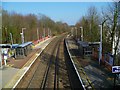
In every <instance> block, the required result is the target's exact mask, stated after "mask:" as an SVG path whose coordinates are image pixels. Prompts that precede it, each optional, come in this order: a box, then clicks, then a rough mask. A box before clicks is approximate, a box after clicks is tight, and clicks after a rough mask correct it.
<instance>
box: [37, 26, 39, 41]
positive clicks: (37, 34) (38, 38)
mask: <svg viewBox="0 0 120 90" xmlns="http://www.w3.org/2000/svg"><path fill="white" fill-rule="evenodd" d="M37 38H38V42H39V32H38V28H37Z"/></svg>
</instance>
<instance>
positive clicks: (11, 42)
mask: <svg viewBox="0 0 120 90" xmlns="http://www.w3.org/2000/svg"><path fill="white" fill-rule="evenodd" d="M10 38H11V43H12V44H13V38H12V33H10Z"/></svg>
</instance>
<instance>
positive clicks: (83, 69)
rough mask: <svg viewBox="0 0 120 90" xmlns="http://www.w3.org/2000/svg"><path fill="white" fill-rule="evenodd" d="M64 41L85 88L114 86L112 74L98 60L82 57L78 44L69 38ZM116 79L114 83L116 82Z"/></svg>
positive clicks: (110, 88) (108, 87) (110, 87)
mask: <svg viewBox="0 0 120 90" xmlns="http://www.w3.org/2000/svg"><path fill="white" fill-rule="evenodd" d="M66 43H67V45H68V48H69V52H70V55H71V57H72V59H73V61H74V64H75V66H76V68H77V70H78V72H79V76H80V77H81V79H82V83H83V84H84V86H85V88H86V89H99V88H103V89H109V90H112V89H113V86H114V75H113V74H112V72H111V71H109V70H108V69H107V68H106V67H105V66H104V65H101V66H100V65H99V62H98V61H95V60H92V59H91V58H90V57H87V58H84V59H83V58H82V57H81V56H80V52H81V51H79V49H78V44H77V43H76V41H75V40H74V39H73V38H71V37H67V38H66ZM118 83H120V82H118V80H116V84H118Z"/></svg>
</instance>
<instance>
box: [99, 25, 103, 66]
mask: <svg viewBox="0 0 120 90" xmlns="http://www.w3.org/2000/svg"><path fill="white" fill-rule="evenodd" d="M99 27H100V47H99V65H100V62H101V60H102V25H99Z"/></svg>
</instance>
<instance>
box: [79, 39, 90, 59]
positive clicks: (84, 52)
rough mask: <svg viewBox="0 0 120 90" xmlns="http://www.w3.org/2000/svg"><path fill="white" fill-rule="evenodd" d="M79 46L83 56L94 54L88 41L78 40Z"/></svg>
mask: <svg viewBox="0 0 120 90" xmlns="http://www.w3.org/2000/svg"><path fill="white" fill-rule="evenodd" d="M78 48H79V50H80V55H81V56H82V57H83V58H84V56H90V55H91V54H92V47H91V46H89V43H88V42H83V41H78Z"/></svg>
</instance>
